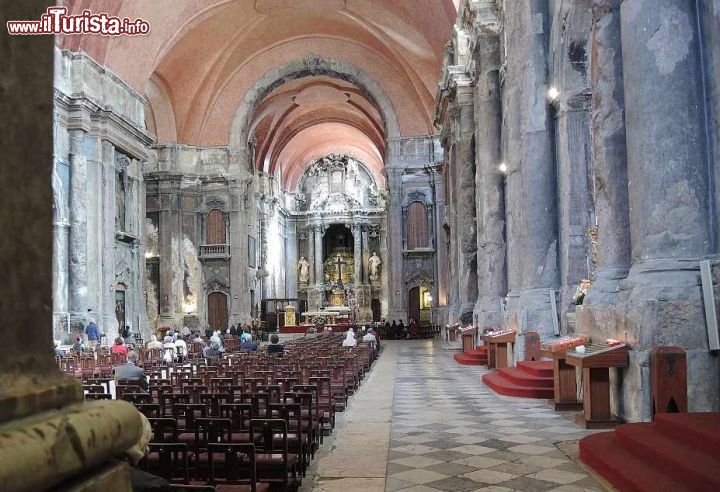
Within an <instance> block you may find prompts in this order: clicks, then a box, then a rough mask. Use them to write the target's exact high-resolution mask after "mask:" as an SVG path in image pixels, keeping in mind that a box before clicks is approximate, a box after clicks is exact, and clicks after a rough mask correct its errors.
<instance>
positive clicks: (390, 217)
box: [379, 166, 407, 319]
mask: <svg viewBox="0 0 720 492" xmlns="http://www.w3.org/2000/svg"><path fill="white" fill-rule="evenodd" d="M385 173H386V175H387V184H388V189H389V195H388V212H387V222H388V224H387V232H386V234H387V238H386V240H387V253H386V254H384V255H383V252H382V251H380V252H379V253H380V257H381V258H380V259H381V260H382V265H381V267H380V274H381V275H382V277H383V278H382V281H383V283H385V282H387V284H386V285H387V295H388V307H387V318H389V319H406V318H407V309H405V298H406V296H405V294H404V287H403V285H402V284H403V274H402V272H403V261H404V256H403V247H402V239H403V238H402V175H403V169H402V168H400V167H394V166H391V167H386V168H385Z"/></svg>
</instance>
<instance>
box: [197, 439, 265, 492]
mask: <svg viewBox="0 0 720 492" xmlns="http://www.w3.org/2000/svg"><path fill="white" fill-rule="evenodd" d="M218 455H220V456H222V457H223V459H222V460H216V459H215V457H216V456H218ZM208 460H209V464H210V483H211V484H213V485H224V484H227V485H249V486H250V490H251V491H252V492H255V487H256V483H257V471H256V468H255V445H253V444H237V443H220V444H215V443H213V444H208Z"/></svg>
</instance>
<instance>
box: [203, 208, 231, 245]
mask: <svg viewBox="0 0 720 492" xmlns="http://www.w3.org/2000/svg"><path fill="white" fill-rule="evenodd" d="M205 244H227V239H226V238H225V217H224V216H223V213H222V212H221V211H220V210H218V209H213V210H211V211H210V213H209V214H208V218H207V238H206V241H205Z"/></svg>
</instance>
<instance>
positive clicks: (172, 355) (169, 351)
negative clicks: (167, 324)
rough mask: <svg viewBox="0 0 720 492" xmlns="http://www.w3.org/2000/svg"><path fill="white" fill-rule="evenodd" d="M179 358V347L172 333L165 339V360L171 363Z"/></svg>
mask: <svg viewBox="0 0 720 492" xmlns="http://www.w3.org/2000/svg"><path fill="white" fill-rule="evenodd" d="M175 359H177V349H176V348H175V342H174V341H173V337H172V336H170V335H167V336H166V337H165V338H164V339H163V360H164V361H165V362H166V363H167V364H170V363H172V362H174V361H175Z"/></svg>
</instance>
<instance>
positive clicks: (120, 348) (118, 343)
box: [110, 337, 128, 357]
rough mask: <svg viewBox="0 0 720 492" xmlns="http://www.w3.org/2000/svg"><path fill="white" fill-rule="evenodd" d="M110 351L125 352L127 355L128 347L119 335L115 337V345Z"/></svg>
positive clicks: (115, 352)
mask: <svg viewBox="0 0 720 492" xmlns="http://www.w3.org/2000/svg"><path fill="white" fill-rule="evenodd" d="M110 353H112V354H123V355H124V356H125V357H127V354H128V348H127V347H126V346H125V343H124V342H123V339H122V338H120V337H117V338H116V339H115V345H113V346H112V348H111V349H110Z"/></svg>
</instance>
